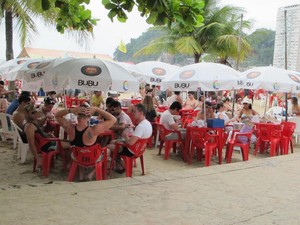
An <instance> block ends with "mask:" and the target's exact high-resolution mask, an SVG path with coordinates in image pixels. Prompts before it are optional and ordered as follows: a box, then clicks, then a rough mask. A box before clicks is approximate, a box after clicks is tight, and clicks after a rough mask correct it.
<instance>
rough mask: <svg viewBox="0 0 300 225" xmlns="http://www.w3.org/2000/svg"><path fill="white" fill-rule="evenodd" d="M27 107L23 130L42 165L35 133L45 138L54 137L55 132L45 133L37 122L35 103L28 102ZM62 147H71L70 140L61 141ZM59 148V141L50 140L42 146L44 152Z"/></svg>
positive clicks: (38, 164)
mask: <svg viewBox="0 0 300 225" xmlns="http://www.w3.org/2000/svg"><path fill="white" fill-rule="evenodd" d="M24 109H25V118H26V120H25V121H24V124H23V126H22V127H23V131H24V133H25V135H26V139H27V141H28V144H29V148H30V150H31V152H32V154H33V156H34V158H35V159H36V161H37V166H38V167H41V166H42V158H41V157H40V156H39V155H38V150H37V149H36V146H35V134H36V133H39V134H40V135H41V136H42V137H45V138H52V137H54V136H53V134H51V133H45V132H44V131H43V130H42V128H41V126H40V125H39V124H38V123H37V109H36V108H35V107H34V105H33V104H28V105H26V106H25V107H24ZM61 145H62V148H63V149H69V148H70V144H69V143H68V142H64V141H62V142H61ZM56 149H57V142H48V143H47V144H45V145H44V146H42V149H41V150H42V151H43V152H50V151H55V150H56Z"/></svg>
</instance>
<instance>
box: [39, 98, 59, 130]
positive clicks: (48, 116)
mask: <svg viewBox="0 0 300 225" xmlns="http://www.w3.org/2000/svg"><path fill="white" fill-rule="evenodd" d="M55 103H56V101H55V100H54V99H53V98H51V97H46V98H44V105H43V106H42V107H40V108H39V110H38V115H37V118H38V123H39V125H40V126H41V127H43V126H45V125H46V122H47V120H53V119H54V114H53V113H52V112H51V111H52V109H53V106H54V105H55Z"/></svg>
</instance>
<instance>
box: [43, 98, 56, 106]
mask: <svg viewBox="0 0 300 225" xmlns="http://www.w3.org/2000/svg"><path fill="white" fill-rule="evenodd" d="M44 103H45V104H46V105H54V104H55V103H56V101H55V100H54V99H53V98H50V97H46V98H44Z"/></svg>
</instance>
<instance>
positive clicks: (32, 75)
mask: <svg viewBox="0 0 300 225" xmlns="http://www.w3.org/2000/svg"><path fill="white" fill-rule="evenodd" d="M44 73H45V71H39V72H36V73H31V74H30V77H31V79H34V78H36V77H38V78H41V77H42V76H44Z"/></svg>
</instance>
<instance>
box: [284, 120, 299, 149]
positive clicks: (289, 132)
mask: <svg viewBox="0 0 300 225" xmlns="http://www.w3.org/2000/svg"><path fill="white" fill-rule="evenodd" d="M281 124H282V125H283V130H282V137H281V154H288V153H289V145H290V146H291V153H293V152H294V149H293V133H294V130H295V129H296V123H294V122H281Z"/></svg>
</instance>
